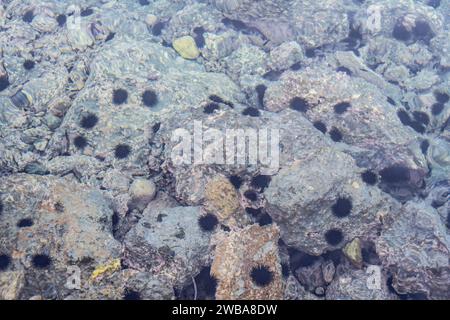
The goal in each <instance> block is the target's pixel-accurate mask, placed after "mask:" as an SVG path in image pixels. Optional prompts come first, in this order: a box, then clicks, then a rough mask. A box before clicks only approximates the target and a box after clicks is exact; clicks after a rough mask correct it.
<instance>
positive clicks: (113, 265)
mask: <svg viewBox="0 0 450 320" xmlns="http://www.w3.org/2000/svg"><path fill="white" fill-rule="evenodd" d="M120 268H121V266H120V259H114V260H112V261H111V262H110V263H108V264H104V265H100V266H98V267H97V268H95V270H94V271H93V272H92V274H91V281H95V280H97V279H98V278H99V277H101V276H103V275H104V274H112V273H114V272H116V271H119V270H120Z"/></svg>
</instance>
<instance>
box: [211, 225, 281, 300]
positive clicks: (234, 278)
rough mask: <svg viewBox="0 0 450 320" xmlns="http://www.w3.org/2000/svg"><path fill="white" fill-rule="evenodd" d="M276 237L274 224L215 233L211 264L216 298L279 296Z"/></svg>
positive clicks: (279, 284) (278, 264)
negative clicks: (215, 282)
mask: <svg viewBox="0 0 450 320" xmlns="http://www.w3.org/2000/svg"><path fill="white" fill-rule="evenodd" d="M278 237H279V232H278V228H277V227H275V226H268V227H260V226H258V225H251V226H248V227H246V228H244V229H241V230H236V231H232V232H229V233H223V232H222V233H219V234H217V238H215V240H214V242H215V243H216V250H215V252H214V260H213V264H212V266H211V273H212V274H213V275H214V276H215V277H216V278H217V279H218V286H217V290H216V299H225V300H228V299H259V300H260V299H273V300H277V299H281V298H282V297H283V290H282V289H283V285H282V280H281V267H280V262H279V256H278V247H277V242H278Z"/></svg>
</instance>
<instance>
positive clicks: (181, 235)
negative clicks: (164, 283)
mask: <svg viewBox="0 0 450 320" xmlns="http://www.w3.org/2000/svg"><path fill="white" fill-rule="evenodd" d="M201 215H202V212H201V210H200V208H199V207H175V208H163V209H159V208H156V209H155V210H153V208H152V206H151V205H150V206H149V207H147V209H146V210H145V211H144V215H143V217H142V219H140V220H139V222H138V224H137V225H136V226H135V227H133V228H132V229H131V230H130V232H128V233H127V235H126V237H125V241H124V244H125V261H126V263H127V264H128V265H129V266H131V267H132V268H133V269H138V270H149V271H150V272H152V273H158V274H164V275H165V276H167V277H168V278H169V279H170V280H171V282H172V285H173V286H180V285H182V284H183V283H185V282H186V281H187V280H188V279H189V278H190V276H194V275H195V274H197V273H198V272H199V271H200V268H201V266H202V265H205V264H207V262H208V259H209V249H208V248H209V234H208V233H206V232H204V231H202V230H201V229H200V226H199V224H198V219H199V218H200V216H201Z"/></svg>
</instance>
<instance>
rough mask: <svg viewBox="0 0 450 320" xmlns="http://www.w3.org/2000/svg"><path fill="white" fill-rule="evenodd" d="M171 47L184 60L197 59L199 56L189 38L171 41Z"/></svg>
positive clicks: (191, 39)
mask: <svg viewBox="0 0 450 320" xmlns="http://www.w3.org/2000/svg"><path fill="white" fill-rule="evenodd" d="M172 45H173V48H174V49H175V50H176V51H177V52H178V54H179V55H180V56H182V57H183V58H185V59H190V60H192V59H197V58H198V56H199V55H200V51H199V50H198V48H197V45H196V44H195V40H194V38H192V37H191V36H184V37H181V38H177V39H175V40H173V42H172Z"/></svg>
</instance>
